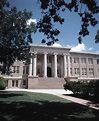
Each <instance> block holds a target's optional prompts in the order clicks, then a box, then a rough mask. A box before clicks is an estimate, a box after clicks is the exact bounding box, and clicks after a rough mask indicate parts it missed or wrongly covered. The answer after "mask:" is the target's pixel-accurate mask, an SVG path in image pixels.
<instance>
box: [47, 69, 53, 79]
mask: <svg viewBox="0 0 99 121" xmlns="http://www.w3.org/2000/svg"><path fill="white" fill-rule="evenodd" d="M47 77H52V70H51V68H50V67H47Z"/></svg>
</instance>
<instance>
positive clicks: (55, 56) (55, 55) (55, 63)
mask: <svg viewBox="0 0 99 121" xmlns="http://www.w3.org/2000/svg"><path fill="white" fill-rule="evenodd" d="M54 77H55V78H56V77H57V53H54Z"/></svg>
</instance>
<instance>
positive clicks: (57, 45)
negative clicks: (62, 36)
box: [52, 43, 62, 47]
mask: <svg viewBox="0 0 99 121" xmlns="http://www.w3.org/2000/svg"><path fill="white" fill-rule="evenodd" d="M52 46H53V47H62V46H61V45H60V44H59V43H54V44H53V45H52Z"/></svg>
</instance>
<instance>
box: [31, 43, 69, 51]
mask: <svg viewBox="0 0 99 121" xmlns="http://www.w3.org/2000/svg"><path fill="white" fill-rule="evenodd" d="M30 46H31V47H32V46H33V47H45V48H59V49H68V50H71V48H68V47H58V46H47V45H39V44H30Z"/></svg>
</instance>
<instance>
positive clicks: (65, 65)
mask: <svg viewBox="0 0 99 121" xmlns="http://www.w3.org/2000/svg"><path fill="white" fill-rule="evenodd" d="M66 76H67V62H66V54H64V77H66Z"/></svg>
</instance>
